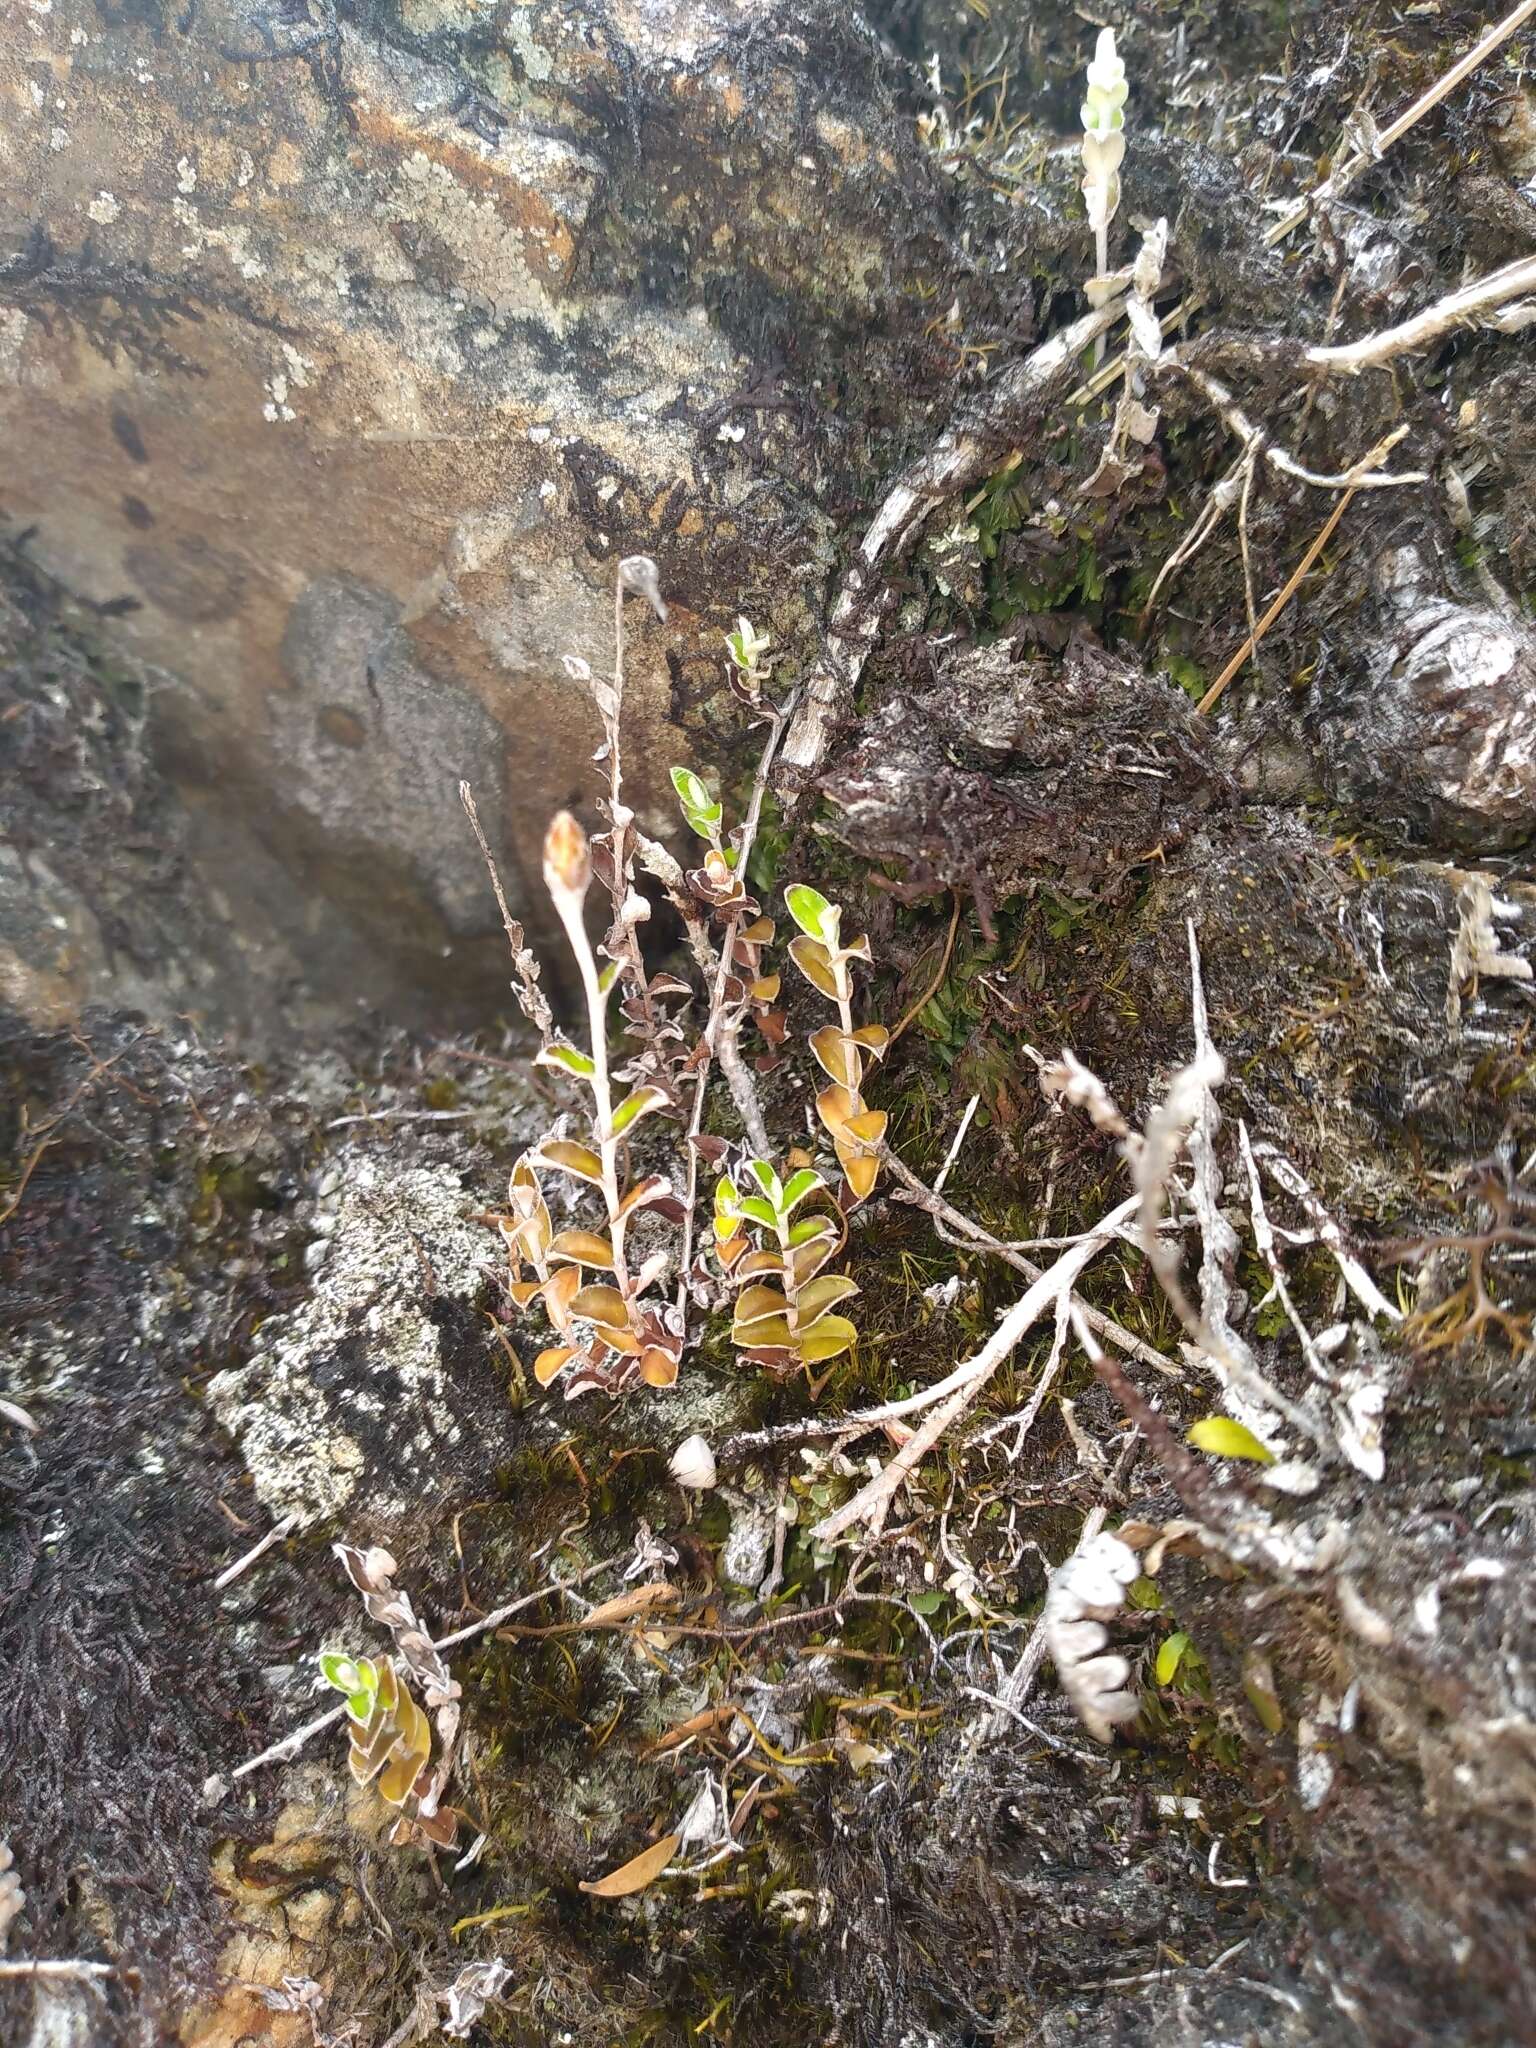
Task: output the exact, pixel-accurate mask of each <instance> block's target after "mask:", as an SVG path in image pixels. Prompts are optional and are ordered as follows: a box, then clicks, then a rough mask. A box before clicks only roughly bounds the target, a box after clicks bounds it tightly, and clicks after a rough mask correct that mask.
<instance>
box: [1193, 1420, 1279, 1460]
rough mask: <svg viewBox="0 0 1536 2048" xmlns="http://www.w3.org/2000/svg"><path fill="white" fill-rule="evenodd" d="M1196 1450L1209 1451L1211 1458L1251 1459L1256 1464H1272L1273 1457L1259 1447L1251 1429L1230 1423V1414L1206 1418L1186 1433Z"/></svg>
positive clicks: (1266, 1446)
mask: <svg viewBox="0 0 1536 2048" xmlns="http://www.w3.org/2000/svg"><path fill="white" fill-rule="evenodd" d="M1189 1441H1190V1442H1191V1443H1192V1444H1193V1445H1194V1447H1195V1449H1196V1450H1197V1451H1209V1452H1210V1454H1211V1456H1212V1457H1213V1458H1251V1459H1252V1460H1253V1462H1254V1463H1255V1464H1256V1465H1273V1463H1274V1462H1275V1454H1274V1452H1273V1451H1272V1450H1271V1449H1270V1448H1269V1446H1268V1444H1262V1443H1260V1442H1259V1439H1258V1438H1257V1437H1256V1436H1255V1435H1254V1433H1253V1431H1252V1430H1251V1429H1247V1428H1245V1427H1244V1426H1243V1424H1242V1423H1241V1422H1234V1421H1233V1420H1232V1417H1231V1416H1230V1415H1206V1416H1203V1417H1202V1418H1201V1420H1200V1421H1199V1422H1197V1423H1196V1424H1195V1425H1194V1427H1193V1428H1192V1429H1191V1430H1190V1432H1189Z"/></svg>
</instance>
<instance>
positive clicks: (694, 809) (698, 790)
mask: <svg viewBox="0 0 1536 2048" xmlns="http://www.w3.org/2000/svg"><path fill="white" fill-rule="evenodd" d="M672 787H673V788H674V789H675V790H676V791H677V798H678V802H679V803H680V804H681V805H682V810H683V816H684V817H685V818H686V819H687V821H688V824H689V825H690V827H691V828H692V829H693V830H694V831H695V832H697V833H698V835H699V837H700V838H701V839H707V840H709V841H710V843H711V845H713V843H714V841H715V840H716V839H717V838H718V837H719V836H720V823H721V820H722V819H723V818H724V816H725V813H724V811H723V810H722V809H721V807H720V805H719V804H718V803H717V802H716V801H715V799H714V798H713V797H712V796H711V795H710V793H709V791H708V789H707V788H706V787H705V786H704V783H703V781H702V780H701V779H700V777H699V776H697V775H695V774H694V772H693V770H692V769H691V768H674V769H673V770H672Z"/></svg>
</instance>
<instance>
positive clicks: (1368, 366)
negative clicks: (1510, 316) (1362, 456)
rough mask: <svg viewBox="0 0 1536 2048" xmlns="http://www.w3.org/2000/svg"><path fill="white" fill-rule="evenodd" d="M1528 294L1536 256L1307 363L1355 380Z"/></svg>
mask: <svg viewBox="0 0 1536 2048" xmlns="http://www.w3.org/2000/svg"><path fill="white" fill-rule="evenodd" d="M1526 292H1536V256H1523V257H1521V258H1520V260H1519V261H1518V262H1516V263H1506V264H1505V265H1504V267H1503V269H1502V270H1495V271H1491V272H1490V273H1489V275H1488V276H1487V277H1480V278H1478V279H1477V280H1476V282H1475V283H1473V284H1468V285H1463V286H1462V287H1461V289H1460V290H1459V291H1454V292H1448V293H1447V294H1446V296H1445V297H1444V298H1443V299H1436V301H1435V303H1434V304H1433V305H1432V306H1426V307H1425V308H1424V310H1423V312H1422V313H1415V314H1414V315H1413V317H1412V318H1411V319H1409V320H1402V321H1399V323H1398V325H1397V326H1396V327H1384V328H1383V329H1382V330H1381V332H1380V333H1379V334H1367V335H1366V336H1365V337H1364V338H1363V339H1362V340H1360V341H1346V342H1340V343H1338V344H1336V345H1335V346H1334V347H1332V348H1309V349H1308V350H1307V351H1306V353H1305V356H1304V358H1303V360H1304V361H1306V362H1307V363H1309V364H1310V365H1311V366H1312V368H1313V369H1315V370H1326V371H1327V372H1328V373H1329V374H1330V375H1331V376H1336V377H1340V376H1342V377H1357V376H1358V375H1359V374H1360V372H1361V371H1362V370H1375V369H1380V368H1381V366H1382V365H1383V364H1384V363H1390V362H1392V361H1393V360H1394V359H1395V358H1396V357H1398V356H1405V355H1411V354H1413V353H1415V352H1416V351H1417V350H1419V349H1424V348H1429V347H1430V346H1431V345H1432V344H1433V343H1435V342H1437V341H1439V340H1441V339H1442V338H1443V337H1444V336H1445V335H1447V334H1450V333H1452V332H1454V330H1455V329H1456V328H1458V327H1469V326H1475V325H1477V324H1478V323H1479V322H1481V321H1483V320H1484V319H1485V317H1486V316H1487V315H1488V314H1490V313H1491V312H1492V311H1493V310H1494V308H1495V307H1497V306H1503V305H1507V304H1508V302H1509V301H1510V300H1511V299H1518V298H1521V297H1523V296H1524V294H1525V293H1526ZM1398 481H1403V479H1398ZM1362 488H1365V485H1364V481H1363V479H1362V480H1359V481H1357V483H1356V489H1362Z"/></svg>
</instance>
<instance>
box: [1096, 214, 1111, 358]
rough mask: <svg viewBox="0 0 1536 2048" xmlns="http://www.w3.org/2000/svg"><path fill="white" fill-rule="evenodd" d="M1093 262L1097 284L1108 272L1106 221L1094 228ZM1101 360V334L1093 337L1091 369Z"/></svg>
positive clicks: (1107, 231) (1102, 346)
mask: <svg viewBox="0 0 1536 2048" xmlns="http://www.w3.org/2000/svg"><path fill="white" fill-rule="evenodd" d="M1093 260H1094V265H1095V268H1094V273H1093V281H1094V283H1095V284H1097V283H1098V281H1099V279H1100V278H1101V277H1104V276H1106V275H1107V274H1108V271H1109V222H1108V221H1107V220H1102V221H1099V222H1097V223H1096V224H1095V226H1094V230H1093ZM1103 360H1104V337H1103V335H1102V334H1099V335H1096V336H1095V337H1094V343H1093V367H1094V368H1095V369H1097V368H1098V367H1099V365H1100V363H1102V362H1103Z"/></svg>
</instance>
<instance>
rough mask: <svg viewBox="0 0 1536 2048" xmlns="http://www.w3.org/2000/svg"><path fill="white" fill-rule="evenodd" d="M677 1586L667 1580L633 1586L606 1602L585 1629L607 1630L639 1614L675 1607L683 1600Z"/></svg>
mask: <svg viewBox="0 0 1536 2048" xmlns="http://www.w3.org/2000/svg"><path fill="white" fill-rule="evenodd" d="M681 1597H682V1596H681V1594H679V1592H678V1590H677V1588H676V1586H669V1585H668V1584H667V1582H666V1580H665V1579H650V1580H648V1581H647V1582H646V1584H645V1585H643V1586H631V1587H630V1589H629V1591H628V1592H627V1593H620V1594H618V1595H617V1596H616V1598H614V1599H612V1600H604V1601H602V1602H601V1603H600V1604H599V1605H598V1606H596V1607H594V1608H593V1609H592V1612H591V1613H590V1614H589V1615H587V1617H586V1618H585V1620H584V1621H583V1622H582V1624H581V1625H582V1627H583V1628H605V1627H607V1626H609V1625H610V1624H611V1623H613V1622H616V1621H630V1620H632V1619H633V1618H634V1616H635V1615H637V1614H651V1613H654V1612H655V1610H656V1609H657V1608H658V1607H675V1606H676V1605H677V1603H678V1601H679V1599H680V1598H681Z"/></svg>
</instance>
